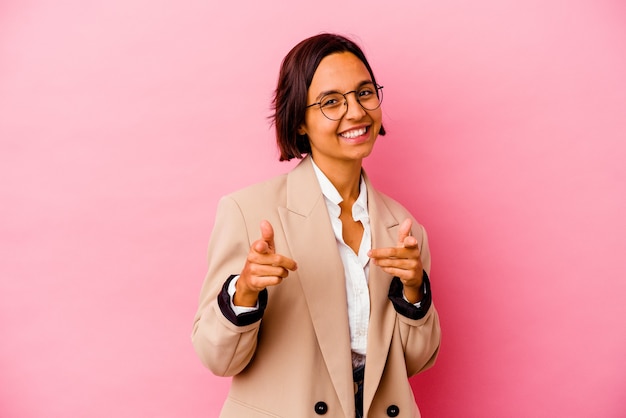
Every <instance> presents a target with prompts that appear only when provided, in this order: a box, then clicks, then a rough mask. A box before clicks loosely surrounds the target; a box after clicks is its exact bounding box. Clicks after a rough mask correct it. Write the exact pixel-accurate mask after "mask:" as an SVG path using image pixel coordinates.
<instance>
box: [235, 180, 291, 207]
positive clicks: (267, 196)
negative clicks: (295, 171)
mask: <svg viewBox="0 0 626 418" xmlns="http://www.w3.org/2000/svg"><path fill="white" fill-rule="evenodd" d="M286 183H287V173H284V174H279V175H277V176H275V177H272V178H269V179H267V180H263V181H260V182H258V183H254V184H251V185H248V186H246V187H244V188H241V189H238V190H235V191H233V192H231V193H229V194H227V195H226V196H224V198H229V199H232V200H235V201H236V202H238V203H240V204H243V203H246V202H251V203H252V204H259V201H260V200H265V201H267V200H276V199H277V198H280V196H281V195H283V194H284V192H285V185H286Z"/></svg>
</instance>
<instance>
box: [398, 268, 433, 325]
mask: <svg viewBox="0 0 626 418" xmlns="http://www.w3.org/2000/svg"><path fill="white" fill-rule="evenodd" d="M422 288H423V291H424V296H423V297H422V300H421V301H419V302H418V303H416V304H412V303H410V302H409V301H407V300H406V298H405V297H404V286H403V285H402V281H401V280H400V278H399V277H394V278H393V279H392V280H391V285H390V286H389V300H390V301H391V303H392V304H393V307H394V309H395V310H396V312H398V313H399V314H400V315H403V316H406V317H407V318H410V319H422V318H423V317H424V316H425V315H426V313H427V312H428V309H430V305H431V304H432V293H431V291H430V279H429V278H428V274H426V272H424V279H423V282H422Z"/></svg>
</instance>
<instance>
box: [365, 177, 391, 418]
mask: <svg viewBox="0 0 626 418" xmlns="http://www.w3.org/2000/svg"><path fill="white" fill-rule="evenodd" d="M364 177H365V181H366V184H367V196H368V212H369V217H370V227H371V230H372V248H385V247H395V246H396V245H397V234H398V225H399V222H398V220H397V219H396V218H395V217H394V216H393V214H392V213H391V212H390V211H389V208H388V207H387V205H385V203H384V202H383V201H382V199H381V196H380V195H379V194H378V192H377V191H376V190H375V189H374V188H373V187H372V185H371V183H370V181H369V179H368V178H367V176H366V175H364ZM392 278H393V277H392V276H391V275H389V274H387V273H385V272H384V271H382V270H381V269H380V268H379V267H377V266H375V265H373V264H370V271H369V283H368V285H369V291H370V324H369V329H368V334H367V361H366V365H365V382H366V384H365V385H364V393H363V407H364V410H365V411H367V410H368V408H369V406H370V404H371V402H372V400H373V399H374V395H375V393H376V390H377V388H378V384H379V382H380V379H381V377H382V374H383V370H384V368H385V364H386V362H387V354H388V351H389V347H390V345H391V337H392V335H393V329H394V326H395V321H396V311H395V309H394V308H393V305H392V304H391V303H390V302H389V299H388V297H387V295H388V293H389V285H390V284H391V279H392Z"/></svg>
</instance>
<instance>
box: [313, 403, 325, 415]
mask: <svg viewBox="0 0 626 418" xmlns="http://www.w3.org/2000/svg"><path fill="white" fill-rule="evenodd" d="M326 412H328V405H326V402H322V401H320V402H318V403H316V404H315V413H316V414H317V415H324V414H325V413H326Z"/></svg>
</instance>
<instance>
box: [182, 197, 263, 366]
mask: <svg viewBox="0 0 626 418" xmlns="http://www.w3.org/2000/svg"><path fill="white" fill-rule="evenodd" d="M250 245H251V242H250V238H249V233H248V228H247V224H246V222H245V218H244V216H243V213H242V211H241V208H240V207H239V205H238V204H237V202H236V201H235V200H234V199H233V198H231V197H228V196H227V197H224V198H222V199H221V200H220V202H219V204H218V207H217V213H216V216H215V225H214V227H213V232H212V233H211V238H210V240H209V249H208V271H207V274H206V277H205V279H204V283H203V285H202V290H201V292H200V301H199V307H198V311H197V313H196V315H195V318H194V323H193V331H192V334H191V340H192V343H193V346H194V348H195V350H196V353H197V354H198V357H199V358H200V360H201V361H202V363H203V364H204V365H205V366H206V367H208V368H209V369H210V370H211V371H212V372H213V373H214V374H216V375H218V376H233V375H236V374H238V373H239V372H241V371H242V370H243V369H244V368H245V367H246V366H247V365H248V363H249V362H250V360H251V359H252V357H253V355H254V352H255V350H256V345H257V335H258V332H259V327H260V324H261V321H260V319H259V320H256V321H253V322H251V321H247V322H251V323H245V324H244V325H241V324H239V325H237V324H235V323H233V322H232V318H230V319H229V318H228V316H227V315H226V314H225V313H226V312H225V311H224V309H223V307H222V308H220V303H219V296H220V293H221V292H222V290H223V287H224V284H225V282H226V281H227V280H228V279H229V278H230V277H231V276H232V275H233V274H239V273H240V272H241V269H242V268H243V266H244V263H245V260H246V257H247V256H248V252H249V250H250Z"/></svg>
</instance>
